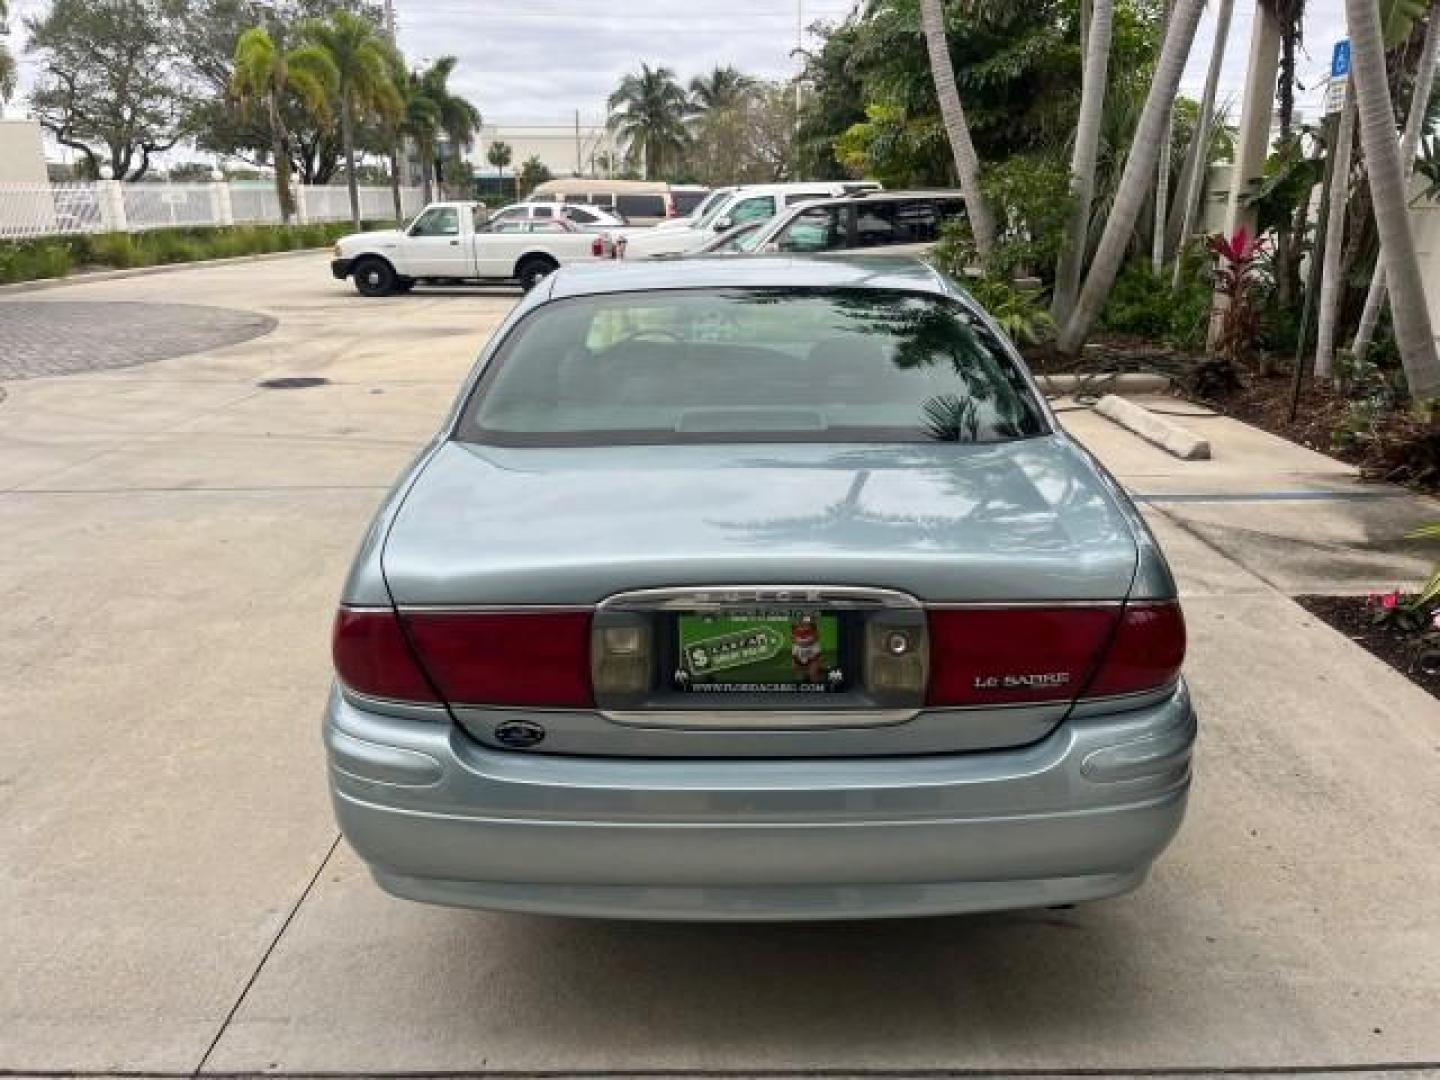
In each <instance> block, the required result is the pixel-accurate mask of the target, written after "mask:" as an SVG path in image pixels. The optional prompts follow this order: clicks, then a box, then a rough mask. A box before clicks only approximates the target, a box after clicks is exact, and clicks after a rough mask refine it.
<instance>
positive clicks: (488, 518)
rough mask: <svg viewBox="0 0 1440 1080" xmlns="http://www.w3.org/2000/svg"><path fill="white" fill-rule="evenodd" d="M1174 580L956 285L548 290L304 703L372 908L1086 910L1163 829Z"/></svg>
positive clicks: (669, 915)
mask: <svg viewBox="0 0 1440 1080" xmlns="http://www.w3.org/2000/svg"><path fill="white" fill-rule="evenodd" d="M1184 650H1185V628H1184V622H1183V619H1182V616H1181V613H1180V609H1179V605H1178V603H1177V600H1176V591H1175V583H1174V581H1173V579H1172V577H1171V574H1170V572H1169V569H1168V568H1167V566H1166V563H1165V560H1164V558H1163V556H1162V555H1161V553H1160V551H1159V550H1158V548H1157V547H1156V544H1155V541H1154V540H1153V538H1152V537H1151V535H1150V533H1149V531H1148V530H1147V528H1146V526H1145V523H1144V521H1143V520H1142V519H1141V517H1140V515H1139V514H1138V513H1137V512H1136V511H1135V509H1134V507H1133V506H1132V505H1131V503H1130V501H1129V499H1128V498H1127V497H1126V495H1125V493H1124V492H1123V491H1122V490H1121V488H1120V487H1119V486H1118V485H1117V484H1116V483H1115V481H1114V480H1112V479H1111V477H1110V476H1109V475H1108V474H1107V473H1106V472H1105V470H1104V469H1103V468H1102V467H1101V466H1100V465H1099V464H1098V463H1096V462H1095V460H1094V459H1093V458H1091V457H1090V455H1089V454H1088V453H1087V452H1086V451H1085V450H1084V449H1083V448H1082V447H1080V446H1079V445H1078V444H1077V443H1076V442H1075V441H1074V440H1073V439H1071V438H1070V437H1069V436H1068V435H1067V434H1065V433H1064V432H1063V431H1062V430H1061V429H1060V428H1059V427H1058V425H1057V424H1056V422H1055V419H1054V417H1053V416H1052V415H1051V413H1050V411H1049V410H1048V408H1047V406H1046V404H1045V401H1044V399H1043V397H1042V396H1041V395H1040V394H1039V393H1038V392H1037V391H1036V389H1035V386H1034V384H1033V382H1032V381H1031V379H1030V377H1029V375H1028V374H1027V372H1026V370H1025V368H1024V365H1023V363H1022V362H1021V360H1020V359H1019V357H1018V356H1017V354H1016V353H1015V351H1014V349H1013V347H1012V346H1011V345H1010V344H1009V343H1008V342H1007V341H1006V340H1005V339H1004V338H1003V336H1002V335H1001V333H1000V332H999V331H998V330H997V329H996V327H995V325H994V324H993V323H992V322H991V321H990V319H989V318H988V317H987V316H986V315H985V314H984V312H982V311H981V310H979V309H978V308H977V306H976V305H975V303H974V301H973V300H971V299H970V298H969V297H968V296H967V295H966V294H965V293H964V292H963V291H962V290H961V289H960V288H959V287H958V286H957V285H955V284H954V283H953V282H951V281H949V280H947V279H946V278H944V277H942V276H940V275H938V274H936V273H935V272H934V271H933V270H931V269H929V268H928V267H926V266H924V265H922V264H920V263H918V262H907V261H902V260H895V259H885V260H876V261H872V262H867V261H864V260H851V259H839V258H836V259H797V258H785V257H775V258H769V259H734V258H730V259H723V258H721V259H692V260H682V261H680V262H672V263H633V264H628V265H607V266H604V267H580V266H577V267H566V268H564V269H562V270H561V271H559V272H558V273H556V274H554V275H552V276H551V277H550V278H548V279H546V281H545V282H543V283H542V284H541V286H539V287H538V288H536V289H535V290H534V291H533V292H532V293H530V294H529V295H528V296H527V297H526V298H525V299H524V300H523V301H521V303H520V304H519V306H518V307H517V308H516V309H515V311H514V312H513V313H512V314H511V315H510V317H509V318H508V319H507V320H506V321H505V323H504V324H503V325H502V326H501V327H500V329H499V330H498V331H497V332H496V333H495V335H494V337H493V339H492V340H491V341H490V343H489V344H488V345H487V346H486V348H485V350H484V352H483V353H482V355H481V357H480V360H479V362H478V363H477V365H476V367H475V370H474V372H473V373H472V375H471V376H470V378H469V379H468V381H467V382H466V384H465V386H464V388H463V389H462V391H461V393H460V395H459V399H458V401H457V402H456V405H455V407H454V410H453V412H452V414H451V415H450V417H449V418H448V420H447V421H446V422H445V425H444V428H443V429H442V431H441V432H440V434H439V435H438V436H437V438H436V439H435V441H434V442H433V443H431V445H430V446H429V447H428V448H427V449H426V450H425V451H424V452H423V454H422V455H421V456H420V457H419V459H418V460H417V461H416V463H415V464H414V465H413V466H412V467H411V468H410V469H409V471H408V472H406V473H405V475H404V476H403V477H402V478H401V479H400V481H399V483H398V484H397V485H396V487H395V489H394V490H393V492H392V493H391V495H390V496H389V498H388V500H387V501H386V503H385V505H384V506H383V507H382V509H381V510H380V512H379V514H378V516H377V517H376V519H375V522H374V524H373V526H372V527H371V529H370V531H369V533H368V535H367V536H366V538H365V540H364V542H363V544H362V546H361V549H360V552H359V554H358V556H357V557H356V560H355V563H354V566H353V569H352V571H351V574H350V577H349V580H348V581H347V583H346V585H345V588H344V595H343V598H342V601H341V606H340V610H339V612H338V615H337V617H336V622H335V631H334V657H335V666H336V672H337V679H336V682H335V685H334V688H333V691H332V693H331V695H330V700H329V705H328V708H327V710H326V715H325V721H324V738H325V744H326V748H327V751H328V756H329V766H330V767H329V778H330V785H331V789H332V794H333V799H334V806H335V811H336V814H337V816H338V819H339V822H340V826H341V828H342V830H343V832H344V834H345V836H346V838H347V839H348V840H349V842H350V844H351V845H352V846H353V847H354V849H355V850H356V851H357V852H358V853H359V855H360V856H361V857H362V858H363V859H364V860H365V861H366V862H367V863H368V864H369V866H370V868H371V870H372V872H373V873H374V876H375V878H376V880H377V881H378V882H379V884H380V886H381V887H382V888H384V889H385V890H387V891H388V892H390V893H393V894H394V895H396V896H401V897H408V898H411V899H415V900H421V901H429V902H433V903H440V904H453V905H464V906H475V907H484V908H499V909H512V910H520V911H532V912H547V913H556V914H567V915H587V916H606V917H626V918H664V919H831V918H850V917H872V916H877V917H878V916H903V915H928V914H936V913H950V912H970V911H981V910H995V909H1003V908H1022V907H1036V906H1047V905H1060V904H1070V903H1075V902H1079V901H1087V900H1095V899H1099V898H1102V897H1107V896H1112V895H1115V894H1118V893H1122V892H1124V891H1126V890H1129V889H1131V888H1134V887H1135V886H1137V885H1138V884H1139V883H1140V882H1141V881H1142V879H1143V878H1144V876H1145V873H1146V871H1147V869H1148V868H1149V866H1150V865H1151V863H1152V862H1153V861H1154V860H1155V858H1156V857H1157V856H1158V855H1159V854H1160V853H1161V851H1162V850H1163V849H1164V848H1165V846H1166V845H1167V844H1168V843H1169V841H1170V839H1171V838H1172V836H1173V835H1174V834H1175V831H1176V829H1177V828H1178V827H1179V825H1180V822H1181V818H1182V816H1183V814H1184V810H1185V802H1186V795H1187V791H1188V788H1189V784H1190V759H1191V747H1192V744H1193V742H1194V739H1195V734H1196V719H1195V714H1194V712H1193V710H1192V707H1191V703H1190V697H1189V693H1188V691H1187V689H1186V686H1185V682H1184V680H1183V679H1182V677H1181V675H1180V666H1181V661H1182V658H1183V655H1184Z"/></svg>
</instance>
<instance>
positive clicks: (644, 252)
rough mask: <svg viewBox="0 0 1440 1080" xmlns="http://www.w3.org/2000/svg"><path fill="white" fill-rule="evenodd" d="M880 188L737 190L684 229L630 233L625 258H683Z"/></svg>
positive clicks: (838, 185)
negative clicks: (787, 214) (734, 235)
mask: <svg viewBox="0 0 1440 1080" xmlns="http://www.w3.org/2000/svg"><path fill="white" fill-rule="evenodd" d="M878 186H879V185H876V184H873V183H871V182H868V181H867V182H864V183H863V186H862V184H861V182H848V183H847V182H831V181H821V182H818V183H805V182H793V183H787V184H750V185H747V186H745V187H739V188H736V189H735V190H734V191H732V192H731V193H730V194H729V195H728V196H726V197H725V198H724V199H721V200H719V201H718V202H715V203H712V205H711V207H710V209H709V211H707V212H706V214H705V216H704V217H702V218H700V219H699V220H698V221H696V222H694V223H693V224H691V225H690V226H688V227H687V228H683V229H665V230H663V231H657V230H655V229H645V230H638V229H629V230H626V231H625V232H624V233H623V234H622V235H623V236H624V239H625V249H624V250H625V257H626V258H629V259H648V258H652V257H654V256H656V255H680V254H684V253H686V252H691V251H695V250H697V249H699V248H701V247H703V246H704V245H706V244H707V243H709V242H710V241H711V240H713V239H714V238H715V237H716V236H718V235H719V234H720V233H722V232H726V231H728V230H729V229H733V228H734V227H735V226H736V225H743V224H744V223H745V222H747V221H763V220H765V219H766V218H772V217H774V216H775V215H776V214H779V213H781V212H783V211H785V210H788V209H790V208H791V207H793V206H798V205H800V204H801V203H807V202H815V201H817V200H819V199H839V198H844V197H845V196H847V195H852V194H855V193H857V192H858V191H873V190H876V189H877V188H878Z"/></svg>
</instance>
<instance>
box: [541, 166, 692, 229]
mask: <svg viewBox="0 0 1440 1080" xmlns="http://www.w3.org/2000/svg"><path fill="white" fill-rule="evenodd" d="M707 190H708V189H706V188H696V187H689V186H686V187H681V186H679V185H671V184H666V183H662V182H659V181H650V180H601V179H594V178H591V177H585V176H566V177H561V178H560V179H558V180H547V181H545V183H543V184H541V185H539V186H538V187H536V188H535V190H534V191H532V192H531V193H530V195H529V201H531V202H563V203H570V204H571V205H587V206H598V207H602V208H604V209H606V210H609V211H611V212H612V213H615V214H618V215H619V216H620V217H622V218H624V219H625V220H626V221H628V222H629V223H630V224H632V225H653V224H656V223H657V222H662V221H666V220H670V219H674V218H678V217H680V216H681V215H683V214H687V213H689V212H690V209H691V208H692V207H694V206H695V205H696V203H698V202H700V201H701V200H702V199H703V198H704V197H705V192H706V191H707ZM682 207H683V209H682Z"/></svg>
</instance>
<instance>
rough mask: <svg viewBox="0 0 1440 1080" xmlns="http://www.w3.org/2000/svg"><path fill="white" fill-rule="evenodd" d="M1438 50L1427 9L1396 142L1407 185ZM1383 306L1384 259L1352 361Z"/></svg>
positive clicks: (1438, 19) (1433, 18) (1438, 36)
mask: <svg viewBox="0 0 1440 1080" xmlns="http://www.w3.org/2000/svg"><path fill="white" fill-rule="evenodd" d="M1437 46H1440V6H1437V7H1432V8H1431V9H1430V25H1429V26H1427V27H1426V28H1425V44H1424V45H1423V46H1422V47H1421V49H1420V59H1419V60H1418V61H1417V63H1416V66H1415V91H1414V93H1412V94H1411V95H1410V111H1409V113H1407V114H1406V116H1405V134H1404V135H1403V136H1402V137H1401V139H1400V161H1401V164H1402V166H1403V168H1404V170H1405V180H1406V182H1407V184H1408V182H1409V180H1410V175H1411V173H1413V172H1414V171H1415V151H1416V149H1417V147H1418V146H1419V143H1420V132H1421V129H1422V128H1424V126H1425V113H1426V107H1427V106H1428V105H1429V102H1430V88H1431V87H1432V86H1434V85H1435V56H1436V49H1437ZM1384 302H1385V258H1384V256H1383V255H1382V256H1381V257H1380V258H1378V259H1376V260H1375V271H1374V273H1372V274H1371V275H1370V290H1369V291H1368V292H1367V293H1366V294H1365V310H1364V311H1362V312H1361V313H1360V326H1359V327H1358V328H1357V329H1356V331H1355V340H1354V342H1353V343H1352V344H1351V346H1350V351H1351V352H1352V353H1354V354H1355V359H1356V360H1363V359H1364V358H1365V353H1366V352H1367V351H1368V350H1369V348H1370V343H1371V342H1372V341H1373V340H1374V339H1375V326H1376V324H1377V323H1379V321H1380V306H1381V305H1382V304H1383V303H1384Z"/></svg>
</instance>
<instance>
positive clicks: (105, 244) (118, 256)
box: [85, 233, 152, 270]
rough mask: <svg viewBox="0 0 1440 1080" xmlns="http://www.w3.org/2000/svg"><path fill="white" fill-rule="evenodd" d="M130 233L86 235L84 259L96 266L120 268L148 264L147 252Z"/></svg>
mask: <svg viewBox="0 0 1440 1080" xmlns="http://www.w3.org/2000/svg"><path fill="white" fill-rule="evenodd" d="M139 239H140V238H139V237H138V236H133V235H131V234H130V233H98V234H96V235H95V236H89V237H86V240H87V243H86V252H85V256H86V258H85V261H86V262H89V263H94V264H95V265H97V266H114V267H118V268H119V269H121V270H124V269H127V268H129V267H132V266H149V265H150V263H151V261H152V260H151V259H150V258H149V253H148V252H147V251H146V250H145V249H144V248H143V247H142V246H141V244H140V243H139Z"/></svg>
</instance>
